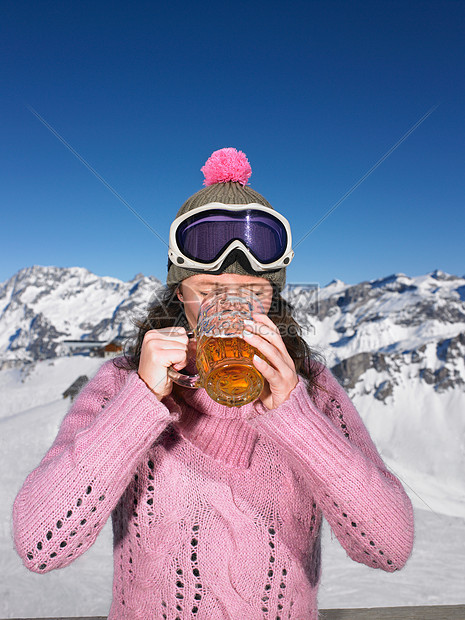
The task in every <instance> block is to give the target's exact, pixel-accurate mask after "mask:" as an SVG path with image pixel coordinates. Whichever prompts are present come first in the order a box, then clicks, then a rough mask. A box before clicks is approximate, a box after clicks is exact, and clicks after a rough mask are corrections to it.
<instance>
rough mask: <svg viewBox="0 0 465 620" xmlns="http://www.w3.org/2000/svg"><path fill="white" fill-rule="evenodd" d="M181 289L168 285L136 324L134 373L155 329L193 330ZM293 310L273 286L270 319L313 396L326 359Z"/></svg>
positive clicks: (131, 348)
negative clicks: (311, 342)
mask: <svg viewBox="0 0 465 620" xmlns="http://www.w3.org/2000/svg"><path fill="white" fill-rule="evenodd" d="M176 289H177V286H171V287H170V286H166V287H165V288H164V289H163V291H162V293H161V295H159V296H157V299H156V300H155V301H154V303H152V304H151V305H150V306H149V309H148V313H147V315H146V316H145V318H143V319H142V320H138V321H136V322H135V325H136V327H137V328H138V333H137V335H136V337H135V338H134V340H133V341H132V342H129V345H128V347H127V348H126V351H125V368H127V367H129V369H131V370H137V369H138V368H139V361H140V355H141V350H142V343H143V341H144V336H145V334H146V333H147V332H148V331H149V330H151V329H161V328H162V327H174V326H180V327H184V328H185V329H186V330H187V331H189V330H190V327H189V324H188V321H187V318H186V315H185V313H184V306H183V303H182V302H181V301H180V300H179V298H178V296H177V295H176ZM292 311H293V308H292V306H291V304H289V302H287V301H286V300H285V299H284V298H283V297H282V296H281V294H280V292H279V290H278V288H277V287H276V286H274V285H273V298H272V301H271V306H270V310H269V312H268V316H269V317H270V319H271V320H272V321H273V323H274V324H275V325H276V326H277V327H278V329H279V331H280V334H281V337H282V339H283V341H284V344H285V345H286V348H287V350H288V352H289V354H290V356H291V358H292V359H293V361H294V364H295V367H296V371H297V374H299V375H301V376H302V377H303V378H304V379H305V380H306V382H307V389H308V392H309V394H310V395H314V393H315V390H316V389H318V388H319V387H320V386H319V385H318V383H317V377H318V375H319V374H320V372H321V370H322V359H321V356H320V355H319V354H317V353H316V352H315V351H313V350H312V349H311V348H310V347H309V345H308V344H307V343H306V342H305V340H304V339H303V338H302V329H301V327H300V325H299V324H298V323H297V321H296V320H295V319H294V318H293V316H292Z"/></svg>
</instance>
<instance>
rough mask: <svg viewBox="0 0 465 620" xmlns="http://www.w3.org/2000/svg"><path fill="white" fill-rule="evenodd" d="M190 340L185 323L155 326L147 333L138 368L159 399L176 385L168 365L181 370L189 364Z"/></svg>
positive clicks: (142, 377) (140, 375)
mask: <svg viewBox="0 0 465 620" xmlns="http://www.w3.org/2000/svg"><path fill="white" fill-rule="evenodd" d="M188 343H189V338H188V336H187V332H186V330H185V329H184V327H163V328H161V329H151V330H149V331H148V332H147V333H146V334H145V336H144V340H143V343H142V349H141V354H140V361H139V371H138V372H139V377H140V378H141V379H142V380H143V381H144V382H145V383H146V384H147V386H148V387H149V388H150V389H151V390H152V392H153V393H154V394H155V396H156V397H157V398H158V400H161V399H162V398H164V397H165V396H168V394H170V393H171V390H172V388H173V382H172V381H171V379H170V378H169V376H168V368H169V367H170V366H173V368H174V369H175V370H181V369H182V368H184V366H185V365H186V364H187V346H188Z"/></svg>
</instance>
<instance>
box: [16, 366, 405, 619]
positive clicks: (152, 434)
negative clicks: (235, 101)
mask: <svg viewBox="0 0 465 620" xmlns="http://www.w3.org/2000/svg"><path fill="white" fill-rule="evenodd" d="M319 382H320V383H322V385H323V388H324V389H323V390H320V391H319V392H318V396H317V397H316V398H315V399H314V401H315V402H312V400H311V399H310V398H309V396H308V393H307V391H306V388H305V384H304V382H303V380H302V379H300V382H299V384H298V386H297V387H296V388H295V389H294V391H293V392H292V394H291V396H290V398H289V399H288V401H286V402H285V403H283V404H282V405H281V406H280V407H278V408H277V409H275V410H272V411H268V410H267V409H266V408H265V407H264V406H263V405H262V404H261V403H260V402H259V401H257V402H255V403H254V404H249V405H246V406H244V407H241V408H239V409H234V408H232V409H231V408H227V407H223V406H220V405H218V404H216V403H214V402H213V401H212V400H211V399H210V398H209V397H208V396H207V395H206V393H205V391H204V390H198V391H190V390H185V391H183V397H184V399H185V400H183V401H182V402H180V403H176V402H175V400H174V399H173V398H172V397H171V396H170V397H168V398H166V399H165V400H164V401H163V402H162V403H160V402H159V401H158V400H157V399H156V397H155V396H154V395H153V394H152V392H150V390H149V389H148V388H147V387H146V385H145V383H143V381H142V380H141V379H140V378H139V376H138V375H137V373H135V372H133V371H132V372H131V371H127V370H124V369H119V368H116V367H115V365H114V364H113V362H112V361H110V362H107V363H105V364H104V365H103V366H102V368H101V369H100V370H99V372H98V374H97V375H96V377H95V378H94V379H93V380H92V381H91V382H90V383H89V384H88V385H87V386H86V387H85V388H84V390H83V391H82V393H81V394H80V396H79V398H78V399H77V400H76V402H75V404H74V405H73V407H72V408H71V410H70V412H69V413H68V415H67V416H66V418H65V419H64V421H63V423H62V425H61V428H60V431H59V433H58V436H57V438H56V440H55V442H54V444H53V446H52V447H51V449H50V450H49V452H48V453H47V454H46V456H45V457H44V459H43V460H42V462H41V463H40V465H39V466H38V468H37V469H36V470H35V471H33V472H32V473H31V474H30V475H29V476H28V478H27V480H26V481H25V483H24V486H23V488H22V489H21V491H20V492H19V494H18V496H17V498H16V501H15V505H14V530H15V543H16V547H17V550H18V553H19V554H20V556H21V557H22V559H23V561H24V563H25V565H26V566H27V567H28V568H29V569H31V570H33V571H36V572H38V573H44V572H47V571H50V570H52V569H54V568H60V567H63V566H66V565H68V564H70V563H71V562H72V561H73V560H75V559H76V558H77V557H78V556H79V555H81V554H82V553H84V552H85V551H86V549H88V548H89V547H90V546H91V545H92V543H93V542H94V541H95V539H96V537H97V536H98V533H99V532H100V530H101V529H102V527H103V525H104V524H105V522H106V520H107V519H108V517H109V516H110V514H112V517H113V528H114V582H113V603H112V606H111V610H110V615H109V618H111V619H114V620H116V619H121V620H133V619H134V620H135V619H136V618H137V619H140V620H149V619H155V620H158V619H159V618H160V619H161V618H168V619H170V620H174V619H176V618H179V619H192V618H194V619H197V620H219V619H234V620H236V619H238V618H240V619H241V620H242V619H244V620H255V619H257V620H258V619H260V620H262V619H272V620H276V619H278V618H279V619H281V618H293V619H298V620H304V619H305V620H308V619H314V618H315V619H316V618H317V589H318V581H319V575H320V527H321V520H322V516H324V517H325V518H326V519H327V520H328V522H329V523H330V525H331V527H332V529H333V530H334V532H335V533H336V536H337V537H338V539H339V541H340V543H341V544H342V545H343V547H344V548H345V549H346V551H347V553H348V554H349V556H350V557H351V558H353V559H354V560H356V561H357V562H363V563H364V564H367V565H368V566H372V567H375V568H382V569H383V570H386V571H395V570H397V569H399V568H401V567H402V566H403V565H404V563H405V562H406V560H407V558H408V556H409V554H410V551H411V547H412V542H413V519H412V509H411V504H410V501H409V499H408V498H407V496H406V494H405V492H404V490H403V489H402V486H401V484H400V483H399V482H398V480H397V479H396V478H395V477H394V476H392V474H390V473H389V472H388V471H387V470H386V468H385V466H384V465H383V462H382V461H381V459H380V457H379V455H378V453H377V451H376V449H375V447H374V445H373V443H372V441H371V440H370V437H369V436H368V433H367V431H366V429H365V428H364V426H363V423H362V422H361V420H360V417H359V415H358V414H357V412H356V410H355V409H354V407H353V406H352V404H351V402H350V400H349V399H348V397H347V395H346V394H345V392H344V391H343V390H342V388H341V387H340V386H339V384H338V383H337V382H336V381H335V379H334V378H333V377H332V375H331V373H330V372H329V371H328V370H327V369H324V370H323V372H322V374H321V375H320V377H319Z"/></svg>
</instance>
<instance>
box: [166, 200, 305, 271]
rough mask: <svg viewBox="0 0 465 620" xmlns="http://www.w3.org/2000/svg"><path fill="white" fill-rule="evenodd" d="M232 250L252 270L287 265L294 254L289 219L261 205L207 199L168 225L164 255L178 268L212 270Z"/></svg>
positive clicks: (267, 269)
mask: <svg viewBox="0 0 465 620" xmlns="http://www.w3.org/2000/svg"><path fill="white" fill-rule="evenodd" d="M235 249H239V250H241V251H242V252H243V253H244V254H245V256H246V257H247V259H248V261H249V263H250V265H251V267H252V269H253V270H254V271H270V270H273V269H280V268H282V267H287V265H289V263H290V262H291V260H292V259H293V257H294V252H293V250H292V238H291V227H290V226H289V222H288V221H287V220H286V218H285V217H283V216H282V215H281V214H279V213H278V212H277V211H274V210H273V209H271V208H269V207H265V206H264V205H260V204H256V203H252V204H247V205H225V204H222V203H219V202H211V203H209V204H206V205H203V206H201V207H197V208H196V209H192V210H191V211H188V212H187V213H184V214H183V215H180V216H179V217H177V218H176V219H175V220H174V222H173V223H172V224H171V228H170V242H169V250H168V256H169V259H170V261H171V262H172V263H174V264H175V265H179V266H180V267H186V268H188V269H202V270H204V271H215V270H216V269H219V268H220V267H221V265H222V264H223V262H224V260H225V259H226V257H227V256H228V255H229V254H230V253H231V252H232V251H233V250H235Z"/></svg>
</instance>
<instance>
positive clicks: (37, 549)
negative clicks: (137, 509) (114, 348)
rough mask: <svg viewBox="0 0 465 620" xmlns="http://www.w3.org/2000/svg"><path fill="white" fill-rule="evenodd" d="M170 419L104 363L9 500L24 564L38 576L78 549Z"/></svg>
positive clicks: (140, 387) (126, 376) (135, 382)
mask: <svg viewBox="0 0 465 620" xmlns="http://www.w3.org/2000/svg"><path fill="white" fill-rule="evenodd" d="M175 419H177V414H176V413H173V414H172V413H170V411H169V410H168V409H167V407H166V406H165V405H164V404H163V403H161V402H160V401H159V400H158V399H157V398H156V396H155V395H154V394H153V393H152V392H151V391H150V390H149V389H148V387H147V386H146V384H145V383H144V382H143V381H142V380H141V379H140V378H139V375H138V374H137V373H136V372H128V371H126V370H123V369H118V368H117V367H116V366H115V365H114V364H113V361H110V362H107V363H105V364H104V365H103V366H102V367H101V368H100V370H99V371H98V373H97V375H96V376H95V378H94V379H93V380H92V381H90V382H89V383H88V384H87V385H86V386H85V388H84V389H83V390H82V392H81V394H80V395H79V397H78V398H77V399H76V402H75V403H74V405H73V406H72V408H71V409H70V411H69V413H68V414H67V415H66V417H65V418H64V420H63V422H62V424H61V427H60V430H59V432H58V435H57V437H56V439H55V441H54V443H53V445H52V447H51V448H50V450H49V451H48V452H47V454H46V455H45V457H44V458H43V459H42V461H41V463H40V464H39V466H38V467H37V468H36V469H35V470H34V471H33V472H32V473H31V474H29V476H28V477H27V478H26V481H25V482H24V484H23V487H22V488H21V490H20V491H19V493H18V495H17V497H16V500H15V503H14V507H13V531H14V540H15V545H16V550H17V552H18V554H19V555H20V556H21V558H22V560H23V562H24V564H25V566H26V567H27V568H28V569H30V570H32V571H35V572H39V573H44V572H48V571H50V570H52V569H54V568H61V567H63V566H67V565H68V564H70V563H71V562H72V561H73V560H74V559H75V558H76V557H78V556H79V555H81V554H82V553H83V552H84V551H86V550H87V549H88V548H89V547H90V546H91V545H92V543H93V542H94V541H95V539H96V538H97V535H98V533H99V532H100V530H101V529H102V528H103V526H104V524H105V522H106V521H107V519H108V517H109V515H110V514H111V512H112V510H113V509H114V508H115V506H116V504H117V503H118V501H119V499H120V497H121V496H122V494H123V493H124V491H125V489H126V487H127V485H128V483H129V481H130V479H131V477H132V475H133V474H134V471H135V469H136V467H137V465H138V462H139V460H140V459H141V456H142V455H143V454H144V452H145V451H146V450H147V449H148V448H149V447H150V446H151V445H152V444H153V443H154V441H155V440H156V439H157V437H158V436H159V435H160V434H161V432H162V431H163V430H164V429H165V428H166V427H167V426H168V424H169V423H170V422H172V421H174V420H175Z"/></svg>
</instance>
